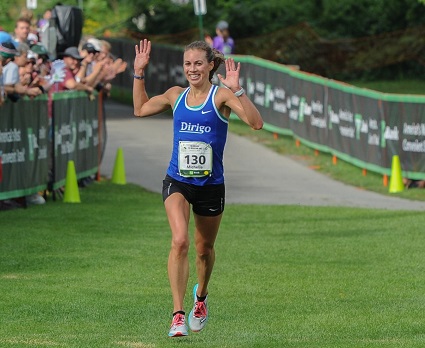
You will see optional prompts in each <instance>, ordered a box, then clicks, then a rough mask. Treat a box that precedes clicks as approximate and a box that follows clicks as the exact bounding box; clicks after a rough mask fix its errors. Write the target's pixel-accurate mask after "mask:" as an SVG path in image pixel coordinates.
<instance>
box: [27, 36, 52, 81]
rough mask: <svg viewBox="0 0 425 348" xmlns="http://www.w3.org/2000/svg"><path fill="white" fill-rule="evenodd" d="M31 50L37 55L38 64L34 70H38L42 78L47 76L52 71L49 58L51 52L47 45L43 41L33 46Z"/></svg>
mask: <svg viewBox="0 0 425 348" xmlns="http://www.w3.org/2000/svg"><path fill="white" fill-rule="evenodd" d="M31 51H32V52H33V53H34V54H35V55H36V56H37V60H36V62H37V63H36V64H35V66H34V70H35V71H36V72H37V75H38V76H39V77H40V79H41V80H42V79H43V78H44V77H45V76H47V75H49V73H50V66H51V61H50V59H49V52H48V51H47V49H46V47H44V46H43V45H42V44H41V43H36V44H34V45H32V46H31Z"/></svg>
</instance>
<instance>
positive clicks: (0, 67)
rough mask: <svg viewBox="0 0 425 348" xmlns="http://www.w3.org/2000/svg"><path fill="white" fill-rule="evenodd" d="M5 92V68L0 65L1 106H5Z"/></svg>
mask: <svg viewBox="0 0 425 348" xmlns="http://www.w3.org/2000/svg"><path fill="white" fill-rule="evenodd" d="M4 98H5V91H4V85H3V66H2V65H1V64H0V106H2V105H3V104H4Z"/></svg>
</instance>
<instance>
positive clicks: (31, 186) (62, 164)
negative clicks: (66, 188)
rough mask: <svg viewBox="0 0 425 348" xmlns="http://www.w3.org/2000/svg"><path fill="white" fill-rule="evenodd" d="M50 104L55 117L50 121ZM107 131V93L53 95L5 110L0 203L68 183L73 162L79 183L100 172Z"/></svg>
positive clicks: (0, 121)
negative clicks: (105, 98) (81, 179)
mask: <svg viewBox="0 0 425 348" xmlns="http://www.w3.org/2000/svg"><path fill="white" fill-rule="evenodd" d="M49 103H51V110H52V113H53V117H51V118H49V116H48V110H49ZM105 134H106V128H105V124H104V110H103V101H102V94H96V95H95V98H94V99H93V100H90V99H89V97H88V95H87V94H86V93H84V92H60V93H54V94H53V95H52V98H51V99H50V100H49V98H48V97H47V96H45V95H43V96H40V97H37V98H34V99H29V98H22V99H20V100H19V101H17V102H16V103H13V102H10V101H7V102H6V103H5V104H4V105H3V106H2V107H0V200H4V199H10V198H17V197H23V196H26V195H29V194H32V193H35V192H38V191H43V190H46V189H48V188H49V189H57V188H59V187H61V186H63V185H64V184H65V178H66V170H67V163H68V161H69V160H73V161H74V163H75V167H76V172H77V178H84V177H87V176H90V175H93V174H96V173H97V172H98V168H99V165H100V162H101V158H102V151H103V148H104V144H105V138H106V136H105Z"/></svg>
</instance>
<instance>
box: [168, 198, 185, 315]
mask: <svg viewBox="0 0 425 348" xmlns="http://www.w3.org/2000/svg"><path fill="white" fill-rule="evenodd" d="M164 205H165V211H166V212H167V217H168V222H169V224H170V228H171V250H170V254H169V257H168V278H169V280H170V287H171V292H172V296H173V305H174V310H173V312H177V311H182V310H183V301H184V295H185V292H186V288H187V282H188V278H189V260H188V251H189V232H188V226H189V218H190V206H189V203H188V202H187V200H186V199H185V198H184V197H183V195H181V194H180V193H173V194H172V195H171V196H169V197H168V198H167V199H166V200H165V202H164Z"/></svg>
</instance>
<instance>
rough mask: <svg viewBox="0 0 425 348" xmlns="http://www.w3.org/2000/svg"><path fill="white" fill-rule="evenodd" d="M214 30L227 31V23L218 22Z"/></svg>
mask: <svg viewBox="0 0 425 348" xmlns="http://www.w3.org/2000/svg"><path fill="white" fill-rule="evenodd" d="M216 28H217V29H219V30H226V29H229V23H227V22H226V21H220V22H218V23H217V26H216Z"/></svg>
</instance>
